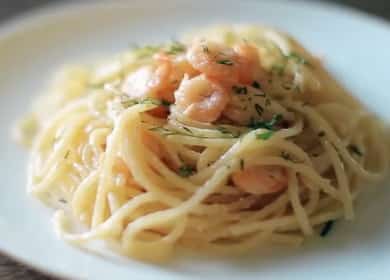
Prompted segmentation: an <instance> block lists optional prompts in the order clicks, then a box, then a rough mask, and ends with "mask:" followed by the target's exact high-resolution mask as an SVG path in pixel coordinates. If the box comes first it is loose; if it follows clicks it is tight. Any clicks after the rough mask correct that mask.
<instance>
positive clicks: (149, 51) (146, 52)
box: [134, 45, 161, 59]
mask: <svg viewBox="0 0 390 280" xmlns="http://www.w3.org/2000/svg"><path fill="white" fill-rule="evenodd" d="M159 50H161V46H160V45H156V46H153V45H146V46H143V47H135V48H134V55H135V56H136V57H137V58H139V59H140V58H148V57H151V56H152V55H154V54H155V53H157V52H158V51H159Z"/></svg>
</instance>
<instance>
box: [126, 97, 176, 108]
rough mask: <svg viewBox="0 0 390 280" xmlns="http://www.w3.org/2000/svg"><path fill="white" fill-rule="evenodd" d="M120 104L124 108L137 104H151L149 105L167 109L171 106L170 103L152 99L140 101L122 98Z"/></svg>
mask: <svg viewBox="0 0 390 280" xmlns="http://www.w3.org/2000/svg"><path fill="white" fill-rule="evenodd" d="M121 104H122V106H123V107H125V108H129V107H131V106H134V105H137V104H151V105H157V106H166V107H169V106H170V105H171V103H170V102H168V101H166V100H158V99H153V98H146V99H142V100H137V99H127V98H124V99H123V100H122V101H121Z"/></svg>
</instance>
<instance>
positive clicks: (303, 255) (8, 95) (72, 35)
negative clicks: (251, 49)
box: [0, 0, 390, 280]
mask: <svg viewBox="0 0 390 280" xmlns="http://www.w3.org/2000/svg"><path fill="white" fill-rule="evenodd" d="M134 2H136V1H134ZM138 2H140V3H138ZM211 2H212V3H211ZM107 3H108V1H107V2H106V3H105V4H104V3H100V4H96V3H95V4H93V3H91V2H89V3H85V2H84V4H77V3H75V4H72V5H68V6H67V7H57V8H49V9H44V10H41V11H37V12H34V13H33V14H29V15H26V16H23V17H19V18H18V19H16V20H13V21H12V22H10V23H8V24H6V25H4V26H3V27H1V28H0V154H1V159H0V178H1V189H0V249H1V250H2V251H4V252H6V253H8V254H10V255H12V256H14V257H16V258H18V259H19V260H22V261H24V262H26V263H29V264H31V265H33V266H35V267H37V268H39V269H42V270H45V271H48V272H51V273H53V274H56V275H62V276H66V277H69V278H83V279H85V278H88V279H122V278H123V279H124V278H127V279H130V278H132V277H133V278H132V279H141V280H142V279H156V277H158V278H159V279H161V280H166V279H199V278H201V277H202V278H205V279H206V278H207V279H214V280H217V279H225V280H231V279H240V280H244V279H279V280H281V279H300V280H304V279H333V280H337V279H354V280H358V279H365V280H366V279H388V277H389V275H390V266H389V263H390V238H389V236H390V220H389V219H388V217H387V213H388V203H389V198H390V196H389V195H390V190H389V188H381V189H378V190H376V191H375V192H372V193H371V194H370V195H367V196H365V197H362V198H361V199H360V200H359V203H358V210H357V212H358V218H357V220H356V221H355V223H344V222H339V223H337V224H336V227H335V229H334V231H333V232H332V234H331V235H330V236H329V237H328V238H326V239H321V238H315V239H314V240H312V241H310V242H309V243H307V244H306V245H305V246H304V247H303V248H300V249H296V250H292V249H278V250H276V249H275V250H273V251H272V252H270V251H269V250H268V251H264V252H259V254H258V255H257V256H249V257H246V258H243V259H241V260H237V259H222V260H221V259H219V260H218V259H207V260H201V259H199V258H197V259H189V258H186V259H183V258H182V259H181V260H180V261H175V262H173V263H171V264H168V265H165V266H157V265H150V264H144V263H139V262H136V261H132V260H126V261H121V262H116V261H112V260H107V259H104V258H102V257H98V256H94V255H91V254H87V253H85V252H82V251H81V250H78V249H76V248H73V247H71V246H69V245H67V244H65V243H64V242H63V241H60V240H58V239H57V237H56V236H55V234H54V233H53V231H52V226H51V223H50V222H51V221H50V220H51V214H52V212H51V211H50V210H48V209H46V208H45V207H44V206H42V205H40V203H38V202H37V201H35V200H34V199H32V198H30V197H28V196H27V195H26V192H25V182H26V178H25V166H26V157H27V156H26V152H25V151H24V150H22V149H21V148H19V147H18V146H16V145H15V144H14V143H12V142H11V140H10V135H9V133H10V127H11V124H12V122H13V121H14V120H15V119H17V118H18V117H19V116H20V115H22V114H23V113H24V112H26V110H28V108H29V105H30V102H31V100H32V99H33V97H34V95H36V94H37V93H39V92H40V90H42V89H44V88H45V83H46V81H47V80H48V79H49V78H50V77H51V74H52V73H53V71H54V70H55V69H56V68H57V67H59V66H60V65H61V64H63V63H65V62H72V61H74V62H78V61H79V59H87V58H88V57H96V56H97V55H99V56H101V55H103V54H109V53H115V52H117V51H120V50H124V49H126V48H127V47H128V46H129V44H131V43H134V42H146V41H149V42H150V41H153V42H157V41H159V40H166V39H169V38H171V37H172V36H175V34H177V33H178V32H180V31H183V30H186V29H188V28H191V27H195V26H204V25H207V24H210V23H216V22H257V23H266V24H268V25H272V26H276V27H278V28H282V29H284V30H286V31H288V32H291V33H292V34H293V35H294V36H296V37H297V38H298V39H299V40H301V41H303V42H304V44H305V45H307V46H308V47H309V48H310V49H311V50H313V51H315V52H317V53H318V54H321V55H324V56H325V58H326V60H327V64H328V67H329V69H331V71H332V72H333V73H334V74H335V75H337V77H338V78H339V79H340V80H341V81H342V82H343V83H345V84H346V85H347V86H348V87H349V88H350V89H351V90H352V91H353V92H354V93H355V94H356V95H357V96H358V97H359V98H361V99H363V100H364V101H365V102H366V103H367V104H368V105H369V106H370V108H372V109H373V110H375V111H376V112H377V113H378V114H380V115H381V116H383V117H384V118H386V119H390V110H387V108H388V102H389V100H390V97H389V96H388V93H389V82H390V80H389V74H388V73H389V66H388V63H389V62H390V51H389V50H390V27H389V25H387V24H386V23H385V22H384V21H381V20H379V19H376V18H372V17H369V16H367V15H364V14H362V13H360V12H356V11H352V10H347V9H345V8H339V7H335V6H330V5H325V4H312V3H307V2H297V1H288V2H287V1H281V0H278V1H275V0H273V1H268V0H264V1H240V2H239V1H209V0H196V1H179V0H176V1H151V0H143V1H137V3H131V4H130V3H129V4H127V5H126V4H124V3H123V2H121V4H119V3H117V4H112V3H110V4H107ZM205 259H206V258H205Z"/></svg>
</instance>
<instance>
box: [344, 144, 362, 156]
mask: <svg viewBox="0 0 390 280" xmlns="http://www.w3.org/2000/svg"><path fill="white" fill-rule="evenodd" d="M348 150H350V151H351V153H354V154H355V155H358V156H359V157H361V156H363V153H362V151H360V149H359V148H358V147H357V146H355V145H352V144H350V145H348Z"/></svg>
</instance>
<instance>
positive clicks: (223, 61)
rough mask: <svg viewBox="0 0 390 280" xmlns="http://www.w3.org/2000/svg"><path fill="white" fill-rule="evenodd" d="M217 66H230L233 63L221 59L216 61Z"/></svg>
mask: <svg viewBox="0 0 390 280" xmlns="http://www.w3.org/2000/svg"><path fill="white" fill-rule="evenodd" d="M217 63H218V64H222V65H228V66H232V65H233V64H234V63H233V61H231V60H230V59H221V60H218V61H217Z"/></svg>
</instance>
